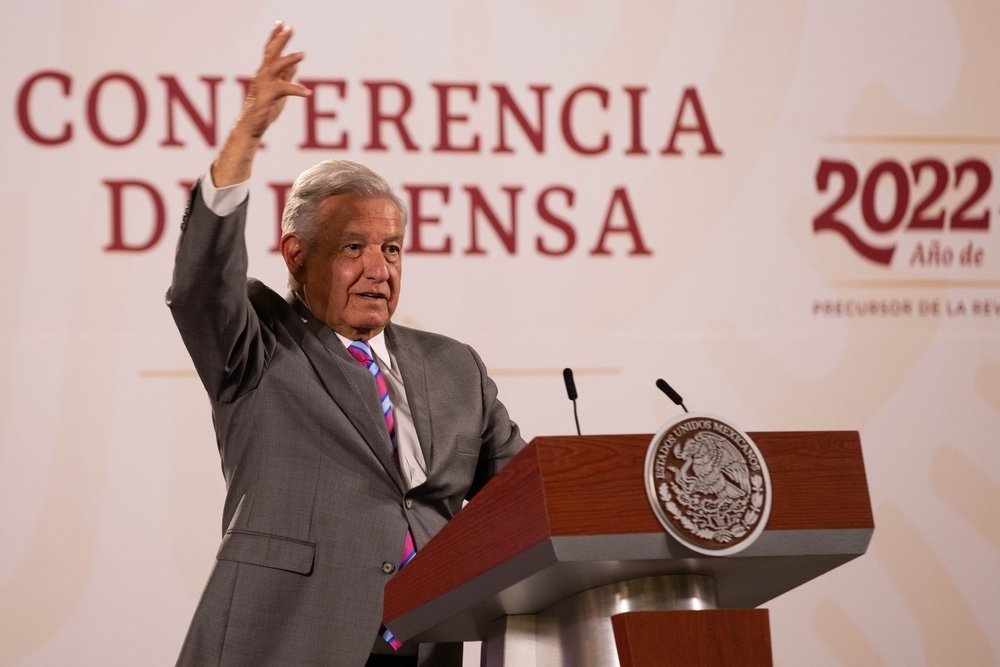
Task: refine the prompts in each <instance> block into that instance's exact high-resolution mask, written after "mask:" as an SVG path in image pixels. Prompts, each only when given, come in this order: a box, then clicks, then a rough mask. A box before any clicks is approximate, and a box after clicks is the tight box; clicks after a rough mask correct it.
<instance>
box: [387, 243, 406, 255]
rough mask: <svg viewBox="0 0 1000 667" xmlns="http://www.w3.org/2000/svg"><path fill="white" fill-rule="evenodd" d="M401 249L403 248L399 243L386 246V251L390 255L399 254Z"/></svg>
mask: <svg viewBox="0 0 1000 667" xmlns="http://www.w3.org/2000/svg"><path fill="white" fill-rule="evenodd" d="M401 250H402V248H400V247H399V246H398V245H387V246H386V247H385V251H386V252H387V253H389V254H390V255H398V254H399V253H400V251H401Z"/></svg>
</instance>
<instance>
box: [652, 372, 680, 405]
mask: <svg viewBox="0 0 1000 667" xmlns="http://www.w3.org/2000/svg"><path fill="white" fill-rule="evenodd" d="M656 388H657V389H659V390H660V391H662V392H663V393H664V394H666V395H667V398H669V399H670V400H671V401H673V402H674V405H680V406H681V407H683V405H684V399H683V398H681V395H680V394H678V393H677V392H676V391H674V388H673V387H671V386H670V385H669V384H667V381H666V380H663V379H658V380H657V381H656Z"/></svg>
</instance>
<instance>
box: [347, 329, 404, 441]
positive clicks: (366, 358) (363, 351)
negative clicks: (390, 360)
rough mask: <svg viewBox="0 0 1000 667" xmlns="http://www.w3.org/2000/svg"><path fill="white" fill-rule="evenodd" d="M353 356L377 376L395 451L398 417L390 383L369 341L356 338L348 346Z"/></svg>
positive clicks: (379, 392)
mask: <svg viewBox="0 0 1000 667" xmlns="http://www.w3.org/2000/svg"><path fill="white" fill-rule="evenodd" d="M347 351H348V352H350V353H351V356H352V357H354V358H355V359H357V361H358V363H359V364H361V365H362V366H364V367H365V368H367V369H368V372H369V373H371V374H372V377H373V378H375V388H376V389H377V390H378V400H379V403H381V405H382V416H383V417H384V418H385V427H386V429H388V431H389V439H390V440H392V449H393V453H395V451H396V419H395V417H393V415H392V403H391V402H390V401H389V385H388V383H386V381H385V376H384V375H382V370H381V369H380V368H379V367H378V364H377V363H375V355H374V354H373V353H372V349H371V348H370V347H368V343H366V342H364V341H363V340H356V341H354V342H353V343H351V346H350V347H348V348H347Z"/></svg>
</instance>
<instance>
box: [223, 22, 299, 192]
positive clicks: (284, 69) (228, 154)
mask: <svg viewBox="0 0 1000 667" xmlns="http://www.w3.org/2000/svg"><path fill="white" fill-rule="evenodd" d="M291 38H292V28H291V26H287V25H284V24H282V23H281V22H280V21H279V22H278V23H276V24H275V26H274V29H272V30H271V34H270V35H269V36H268V39H267V43H266V44H265V45H264V59H263V60H262V61H261V64H260V67H259V68H258V69H257V73H256V74H255V75H254V77H253V80H252V81H251V82H250V89H249V90H248V91H247V96H246V99H245V100H244V101H243V108H242V110H241V111H240V115H239V117H237V119H236V124H235V125H234V126H233V129H232V130H231V131H230V133H229V136H228V137H227V138H226V142H225V143H224V144H223V146H222V151H221V152H220V153H219V157H218V158H216V160H215V163H214V164H213V165H212V172H211V173H212V181H213V183H214V184H215V186H216V187H217V188H225V187H228V186H230V185H235V184H236V183H243V182H244V181H247V180H249V179H250V172H251V170H252V167H253V160H254V157H255V156H256V155H257V149H259V148H260V143H261V139H262V138H263V136H264V132H266V131H267V128H269V127H270V126H271V123H273V122H274V121H275V120H277V119H278V116H280V115H281V110H282V109H283V108H284V107H285V100H286V98H287V97H288V96H289V95H295V96H298V97H308V96H309V95H310V94H311V91H310V90H309V89H308V88H306V87H305V86H303V85H300V84H298V83H293V82H292V77H294V76H295V71H296V70H297V69H298V65H299V62H301V61H302V59H303V58H304V57H305V54H304V53H302V52H301V51H299V52H295V53H289V54H287V55H282V52H283V51H284V50H285V46H287V45H288V40H290V39H291Z"/></svg>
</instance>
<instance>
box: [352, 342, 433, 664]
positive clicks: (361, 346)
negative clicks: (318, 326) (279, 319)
mask: <svg viewBox="0 0 1000 667" xmlns="http://www.w3.org/2000/svg"><path fill="white" fill-rule="evenodd" d="M347 351H348V352H350V353H351V356H352V357H354V358H355V359H356V360H357V361H358V363H359V364H361V365H362V366H364V367H365V368H367V369H368V372H369V373H371V374H372V377H373V378H375V388H376V389H377V390H378V398H379V402H380V403H381V405H382V416H383V417H384V418H385V427H386V429H387V430H388V431H389V439H390V440H392V452H393V454H395V455H396V456H397V462H398V456H399V453H398V446H397V444H396V420H395V418H394V417H393V414H392V402H391V401H390V400H389V385H388V383H387V382H386V381H385V376H383V375H382V370H381V369H380V368H379V367H378V364H377V363H376V362H375V355H374V354H373V353H372V349H371V348H370V347H369V346H368V343H366V342H364V341H362V340H356V341H354V342H353V343H351V345H350V347H348V348H347ZM416 555H417V548H416V545H415V544H414V543H413V534H412V533H410V530H409V529H407V530H406V541H405V542H404V543H403V553H402V555H401V557H400V559H399V568H400V569H402V568H403V566H404V565H406V564H407V563H409V562H410V560H411V559H412V558H413V557H414V556H416ZM379 632H380V634H381V635H382V638H383V639H384V640H385V641H386V643H387V644H389V646H391V647H393V648H394V649H398V648H399V647H400V646H402V645H403V643H402V642H401V641H399V640H398V639H396V637H395V636H394V635H393V634H392V632H390V630H389V628H386V627H383V628H382V629H381V630H380V631H379Z"/></svg>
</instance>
